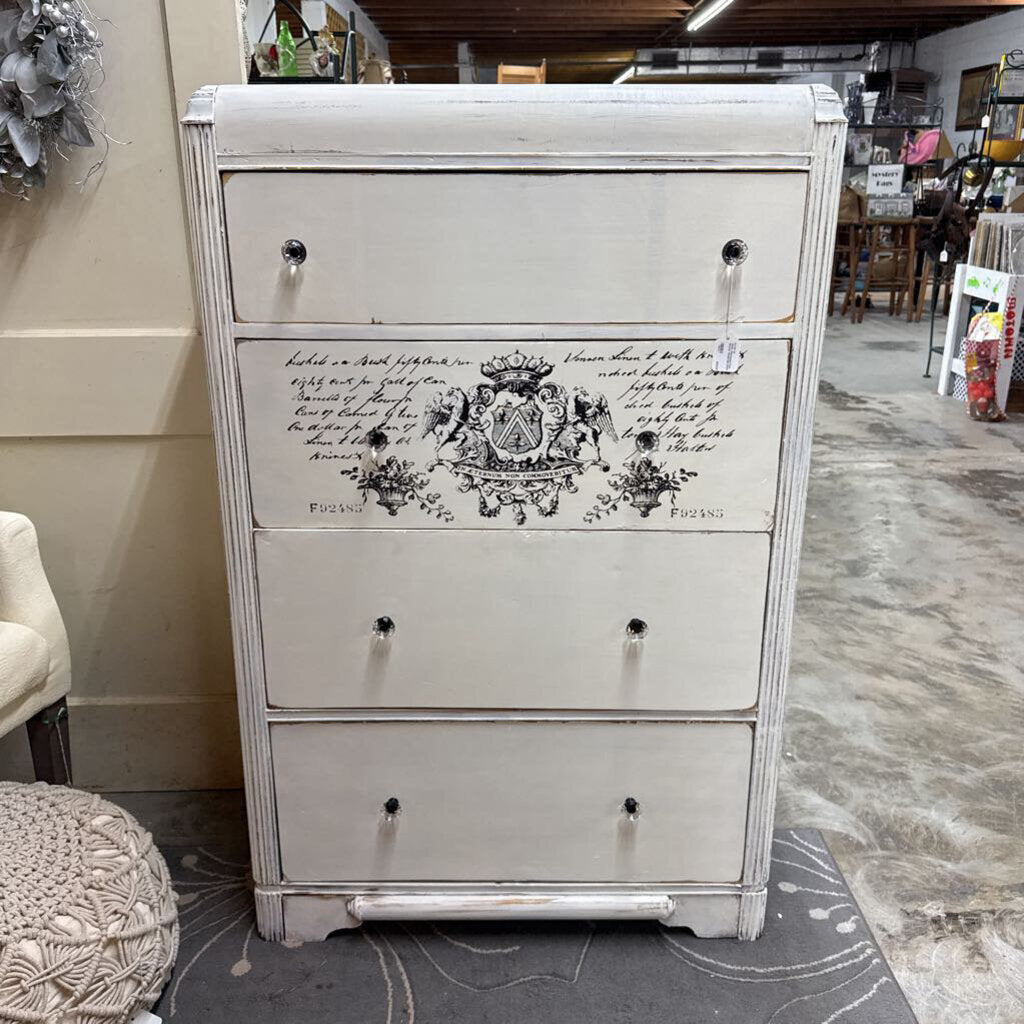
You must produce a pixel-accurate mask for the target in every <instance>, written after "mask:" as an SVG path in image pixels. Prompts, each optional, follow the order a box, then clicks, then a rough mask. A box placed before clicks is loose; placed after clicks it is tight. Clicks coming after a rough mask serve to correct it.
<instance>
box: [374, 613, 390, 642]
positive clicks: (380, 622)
mask: <svg viewBox="0 0 1024 1024" xmlns="http://www.w3.org/2000/svg"><path fill="white" fill-rule="evenodd" d="M394 632H395V620H394V619H393V618H391V616H390V615H381V616H380V617H379V618H376V619H374V620H373V635H374V636H376V637H379V638H380V639H381V640H385V639H387V638H388V637H389V636H393V635H394Z"/></svg>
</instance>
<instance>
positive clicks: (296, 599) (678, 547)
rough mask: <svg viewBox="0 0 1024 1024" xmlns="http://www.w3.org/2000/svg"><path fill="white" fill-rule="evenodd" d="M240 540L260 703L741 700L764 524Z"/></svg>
mask: <svg viewBox="0 0 1024 1024" xmlns="http://www.w3.org/2000/svg"><path fill="white" fill-rule="evenodd" d="M255 538H256V540H255V543H256V561H257V571H258V576H259V588H260V611H261V617H262V625H263V646H264V657H265V669H266V680H267V697H268V702H269V703H270V704H271V705H272V706H277V707H285V708H288V707H292V708H306V707H321V708H368V707H378V708H507V709H599V710H600V709H608V710H618V709H623V710H670V711H697V710H727V709H742V708H747V707H750V706H752V705H754V704H755V703H756V701H757V689H758V675H759V666H760V658H761V635H762V628H763V619H764V604H765V586H766V581H767V572H768V557H769V538H768V536H767V535H766V534H699V533H619V532H605V533H597V532H589V533H584V532H570V533H556V532H549V531H538V532H536V533H530V532H525V531H524V532H515V533H513V532H504V531H503V532H498V531H487V530H481V531H427V530H415V531H403V530H385V531H376V530H372V531H371V530H359V531H344V530H269V531H257V532H256V535H255ZM631 635H632V637H633V638H631Z"/></svg>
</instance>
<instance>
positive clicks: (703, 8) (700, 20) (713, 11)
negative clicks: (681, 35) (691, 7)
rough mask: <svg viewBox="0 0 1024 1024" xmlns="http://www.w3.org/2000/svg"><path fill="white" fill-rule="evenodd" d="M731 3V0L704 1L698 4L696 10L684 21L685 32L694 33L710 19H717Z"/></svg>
mask: <svg viewBox="0 0 1024 1024" xmlns="http://www.w3.org/2000/svg"><path fill="white" fill-rule="evenodd" d="M731 3H732V0H704V2H703V3H701V4H698V5H697V8H696V10H695V11H694V12H693V14H691V15H690V16H689V17H688V18H687V19H686V31H687V32H696V31H697V29H699V28H702V27H703V26H704V25H706V24H707V23H708V22H709V21H710V20H711V19H712V18H717V17H718V15H719V14H721V13H722V11H724V10H725V9H726V7H728V6H729V4H731Z"/></svg>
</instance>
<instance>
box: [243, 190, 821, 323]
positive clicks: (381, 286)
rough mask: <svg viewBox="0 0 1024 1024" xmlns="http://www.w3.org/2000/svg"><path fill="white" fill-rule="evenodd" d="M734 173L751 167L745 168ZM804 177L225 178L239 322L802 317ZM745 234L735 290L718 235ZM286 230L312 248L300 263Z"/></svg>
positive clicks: (772, 319)
mask: <svg viewBox="0 0 1024 1024" xmlns="http://www.w3.org/2000/svg"><path fill="white" fill-rule="evenodd" d="M738 177H739V179H740V180H737V178H738ZM806 181H807V179H806V175H805V174H803V173H802V172H796V171H786V172H783V171H775V172H736V171H732V172H721V171H719V172H706V171H702V172H697V171H688V172H681V171H674V172H662V173H657V174H648V173H628V174H627V173H587V174H582V173H547V174H532V173H522V172H516V173H511V172H505V173H494V172H492V173H488V174H481V173H456V174H452V173H441V172H436V173H417V174H411V173H405V174H401V173H361V172H346V173H341V172H265V171H264V172H241V173H235V174H230V175H226V176H225V181H224V204H225V210H226V216H227V227H228V239H229V247H230V259H231V274H232V280H233V288H234V303H235V318H236V320H238V321H242V322H249V323H252V322H268V323H279V322H300V323H351V324H370V323H381V324H405V323H409V324H412V323H437V324H446V323H474V324H488V323H502V324H504V323H509V324H517V323H518V324H529V323H552V324H554V323H565V324H569V323H706V322H717V321H721V320H724V319H725V316H726V306H727V304H728V305H729V307H730V308H729V315H730V318H731V319H737V320H747V321H762V322H775V321H784V320H788V319H790V318H791V317H792V315H793V310H794V304H795V294H796V278H797V269H798V265H799V261H800V243H801V237H802V232H803V210H804V204H805V201H806ZM733 238H740V239H742V240H743V241H745V242H746V243H747V245H748V247H749V256H748V258H747V260H746V262H745V263H743V264H742V265H741V266H739V267H737V268H736V269H735V271H733V277H734V281H733V294H732V298H731V303H730V300H729V299H728V294H727V293H728V288H727V273H726V267H725V264H724V263H723V261H722V246H723V245H724V244H725V243H726V242H727V241H729V240H730V239H733ZM289 239H297V240H299V241H301V242H302V244H303V245H304V246H305V252H306V256H305V259H304V261H303V262H302V263H301V264H300V265H298V266H293V265H289V264H288V263H287V262H286V261H285V260H284V258H283V256H282V252H281V247H282V244H283V243H284V242H285V241H287V240H289Z"/></svg>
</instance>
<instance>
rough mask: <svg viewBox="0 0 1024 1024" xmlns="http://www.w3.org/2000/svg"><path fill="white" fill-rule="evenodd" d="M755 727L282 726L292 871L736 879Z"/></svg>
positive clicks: (294, 874) (350, 877)
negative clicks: (629, 808)
mask: <svg viewBox="0 0 1024 1024" xmlns="http://www.w3.org/2000/svg"><path fill="white" fill-rule="evenodd" d="M752 740H753V728H752V727H751V726H750V725H748V724H745V723H679V722H618V721H616V722H608V721H575V722H565V721H514V722H513V721H509V722H500V721H490V722H481V721H459V720H444V721H432V722H394V721H390V722H382V721H376V722H315V723H308V722H307V723H280V724H275V725H273V726H272V727H271V743H272V748H273V758H274V774H275V779H276V787H277V804H278V809H277V813H278V823H279V829H280V841H281V858H282V864H283V871H284V876H285V878H286V879H288V880H291V881H344V882H348V881H361V882H362V881H366V882H374V881H410V882H412V881H527V882H534V881H536V882H556V881H560V882H629V881H642V882H736V881H738V880H739V878H740V874H741V871H742V866H743V843H744V836H745V827H746V809H747V790H748V784H749V776H750V758H751V747H752ZM630 797H631V798H633V799H634V800H636V801H637V802H638V804H639V809H638V813H636V814H635V815H633V816H630V815H629V814H628V813H627V812H626V810H625V809H624V807H623V805H624V803H625V801H626V800H627V798H630ZM391 798H394V799H396V800H397V801H398V805H399V809H398V811H397V813H395V814H394V815H388V814H387V813H386V811H385V809H384V808H385V804H386V803H387V801H388V800H389V799H391Z"/></svg>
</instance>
